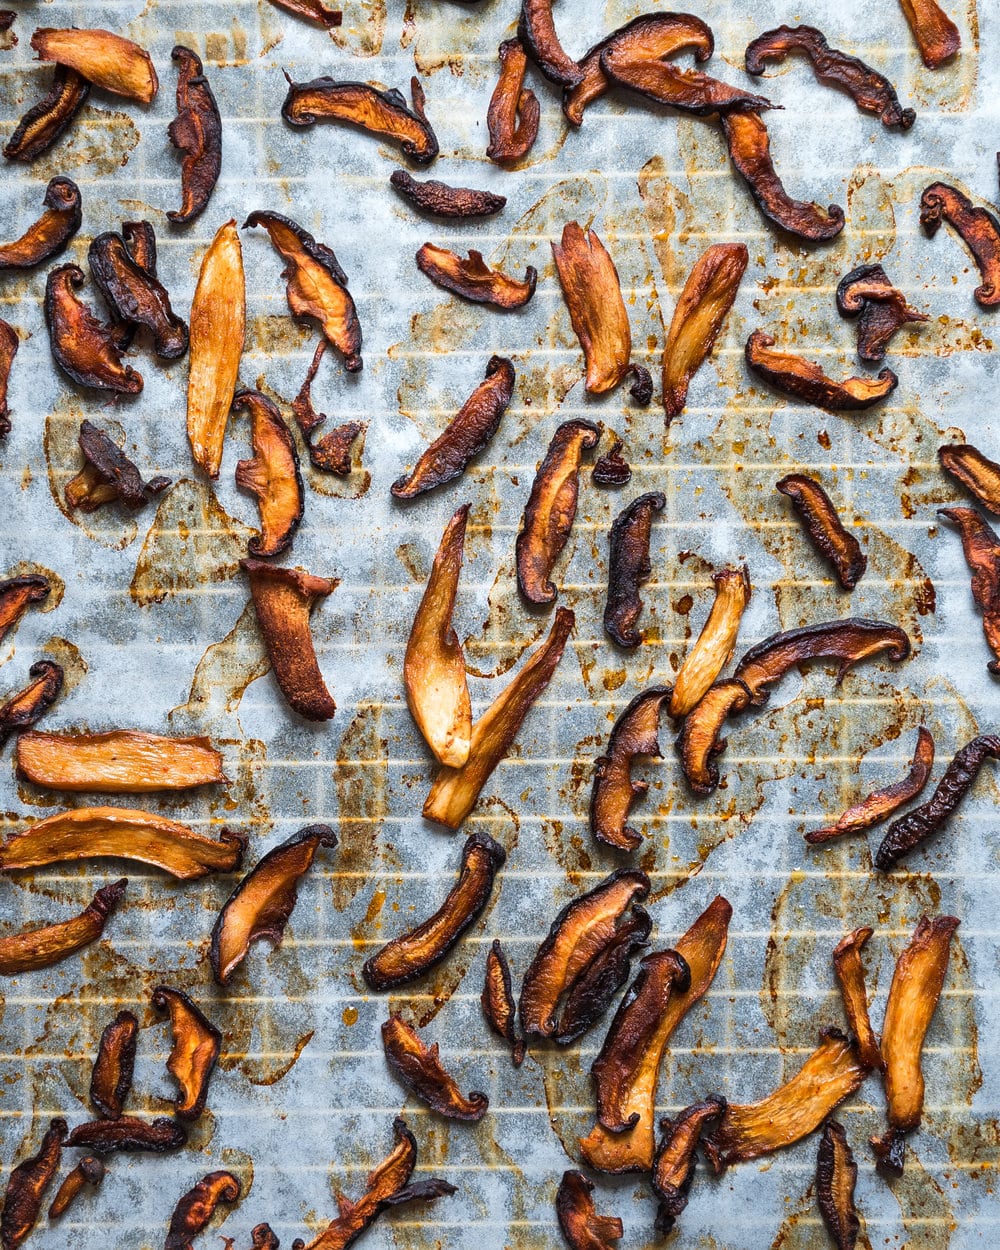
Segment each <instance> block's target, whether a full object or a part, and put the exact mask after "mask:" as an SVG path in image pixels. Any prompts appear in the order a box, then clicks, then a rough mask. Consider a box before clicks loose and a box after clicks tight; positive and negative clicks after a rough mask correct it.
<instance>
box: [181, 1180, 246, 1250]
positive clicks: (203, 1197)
mask: <svg viewBox="0 0 1000 1250" xmlns="http://www.w3.org/2000/svg"><path fill="white" fill-rule="evenodd" d="M239 1197H240V1182H239V1180H238V1179H237V1178H236V1177H235V1176H234V1175H233V1174H232V1172H209V1173H208V1175H207V1176H203V1177H202V1178H201V1180H200V1181H198V1183H197V1184H196V1185H195V1186H194V1188H193V1189H189V1190H188V1192H187V1193H186V1194H184V1195H183V1197H182V1198H180V1199H179V1201H178V1203H177V1206H176V1207H174V1211H173V1215H171V1217H170V1227H169V1228H168V1229H167V1239H166V1241H165V1242H164V1243H163V1250H194V1238H195V1237H197V1235H198V1234H199V1233H200V1232H202V1231H203V1230H204V1229H205V1228H207V1227H208V1222H209V1220H211V1218H212V1216H213V1215H214V1214H215V1209H216V1207H217V1206H218V1205H219V1203H220V1202H238V1201H239Z"/></svg>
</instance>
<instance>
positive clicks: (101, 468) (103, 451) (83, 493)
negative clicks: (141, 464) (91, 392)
mask: <svg viewBox="0 0 1000 1250" xmlns="http://www.w3.org/2000/svg"><path fill="white" fill-rule="evenodd" d="M77 442H78V443H79V446H80V451H81V452H82V453H83V468H82V469H81V470H80V472H79V473H77V474H75V475H74V476H73V477H71V478H70V480H69V481H68V482H67V483H66V488H65V490H64V492H63V494H64V497H65V499H66V506H67V507H68V508H69V509H70V510H71V511H72V510H73V509H75V508H80V509H81V511H83V512H96V511H97V509H98V508H101V507H103V506H104V505H105V504H109V503H122V504H124V506H125V507H126V508H129V509H131V510H132V511H136V510H137V509H139V508H144V507H145V506H146V504H147V503H149V501H150V499H151V498H152V497H153V496H155V495H158V494H160V492H161V491H164V490H166V488H167V487H168V486H169V485H170V478H168V477H161V476H157V477H154V478H152V479H151V480H150V481H149V482H144V481H143V480H142V475H141V474H140V472H139V470H138V468H137V467H136V466H135V464H133V462H132V461H131V460H130V459H129V458H128V456H126V455H125V453H124V452H123V451H122V449H121V448H120V447H119V446H118V445H117V443H115V441H114V440H113V439H112V438H111V437H110V436H109V435H108V434H106V433H105V432H104V430H102V429H100V427H99V426H96V425H94V424H93V422H91V421H82V422H81V423H80V433H79V435H78V436H77Z"/></svg>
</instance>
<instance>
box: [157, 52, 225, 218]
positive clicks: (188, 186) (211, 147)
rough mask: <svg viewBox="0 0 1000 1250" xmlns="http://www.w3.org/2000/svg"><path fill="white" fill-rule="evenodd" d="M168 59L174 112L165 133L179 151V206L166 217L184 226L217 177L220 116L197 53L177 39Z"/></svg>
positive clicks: (203, 202)
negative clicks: (173, 79) (174, 85)
mask: <svg viewBox="0 0 1000 1250" xmlns="http://www.w3.org/2000/svg"><path fill="white" fill-rule="evenodd" d="M170 59H171V60H172V61H174V62H175V63H176V65H177V116H176V117H175V118H174V120H173V121H172V122H171V123H170V125H169V126H168V127H167V136H168V138H169V139H170V142H171V145H172V146H173V147H174V148H176V149H177V151H178V152H179V153H180V154H181V206H180V208H179V209H171V210H170V211H169V212H168V213H167V217H168V218H169V220H170V221H172V222H173V223H174V225H175V226H184V225H187V223H188V222H189V221H194V219H195V218H196V217H198V216H200V215H201V214H202V213H203V212H204V211H205V209H206V207H207V206H208V201H209V199H210V198H211V195H212V192H213V191H214V190H215V184H216V183H217V182H218V180H219V174H220V172H221V170H222V118H221V117H220V115H219V106H218V104H216V102H215V96H214V95H213V93H212V88H211V86H210V85H209V82H208V79H207V78H206V77H205V71H204V67H203V66H202V63H201V58H200V57H199V56H198V54H197V53H196V52H192V50H191V49H190V48H185V47H184V45H183V44H180V43H179V44H176V45H175V47H174V48H173V50H172V51H171V53H170Z"/></svg>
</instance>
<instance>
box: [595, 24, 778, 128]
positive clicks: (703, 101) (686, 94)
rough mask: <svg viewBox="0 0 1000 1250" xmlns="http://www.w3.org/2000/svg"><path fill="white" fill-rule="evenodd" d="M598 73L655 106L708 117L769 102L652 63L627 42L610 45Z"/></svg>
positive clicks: (705, 76)
mask: <svg viewBox="0 0 1000 1250" xmlns="http://www.w3.org/2000/svg"><path fill="white" fill-rule="evenodd" d="M601 69H602V70H603V71H604V73H605V75H606V76H607V77H608V78H610V79H611V81H612V82H614V83H617V84H618V85H619V86H621V87H628V88H629V90H631V91H636V92H638V93H639V95H642V96H645V97H646V98H647V99H650V100H655V101H656V103H658V104H669V105H670V106H671V108H676V109H682V110H684V111H685V112H689V113H695V114H696V115H698V116H701V117H707V116H709V115H711V114H713V113H726V112H728V111H729V110H730V109H769V108H771V101H770V100H768V99H765V97H764V96H760V95H753V94H752V93H751V92H749V91H743V90H742V89H741V88H739V87H733V86H730V84H729V83H727V82H720V81H719V79H718V78H712V77H710V76H709V75H708V74H702V73H701V72H700V71H699V70H695V69H678V68H677V66H676V65H672V64H671V63H670V62H669V61H661V60H657V59H651V58H649V57H648V56H647V55H646V54H645V50H644V49H643V48H642V47H638V48H636V47H634V46H632V44H631V43H630V42H629V41H622V40H619V41H617V42H612V43H611V44H609V45H608V47H606V48H605V49H604V51H603V52H602V53H601Z"/></svg>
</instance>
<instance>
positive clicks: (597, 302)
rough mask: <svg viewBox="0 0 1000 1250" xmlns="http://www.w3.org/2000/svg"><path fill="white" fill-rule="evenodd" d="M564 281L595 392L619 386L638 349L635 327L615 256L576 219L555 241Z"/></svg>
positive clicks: (590, 388) (588, 383)
mask: <svg viewBox="0 0 1000 1250" xmlns="http://www.w3.org/2000/svg"><path fill="white" fill-rule="evenodd" d="M552 255H553V257H554V258H555V262H556V272H557V273H558V275H559V285H560V286H561V287H562V293H563V299H564V300H565V301H566V307H567V308H568V309H569V319H570V321H571V322H572V324H573V332H574V334H575V335H576V337H577V338H578V339H579V340H580V346H581V347H582V348H583V355H584V359H585V360H586V362H587V379H586V384H585V385H586V388H587V390H588V391H589V392H590V394H591V395H603V394H605V392H607V391H611V390H614V388H615V387H616V386H617V385H618V383H619V382H620V381H621V380H622V378H624V376H625V374H626V373H627V372H628V368H629V357H630V356H631V355H632V331H631V330H630V329H629V324H628V313H627V312H626V311H625V301H624V300H623V299H622V292H621V284H620V282H619V280H618V270H617V269H616V268H615V262H614V261H613V260H612V259H611V256H610V254H609V253H608V251H607V249H606V248H605V246H604V244H603V243H602V242H601V240H600V239H599V238H598V237H597V232H596V231H594V230H583V229H582V227H581V226H580V225H579V224H578V223H577V222H575V221H570V222H567V223H566V225H565V226H563V232H562V242H561V243H553V244H552Z"/></svg>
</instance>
